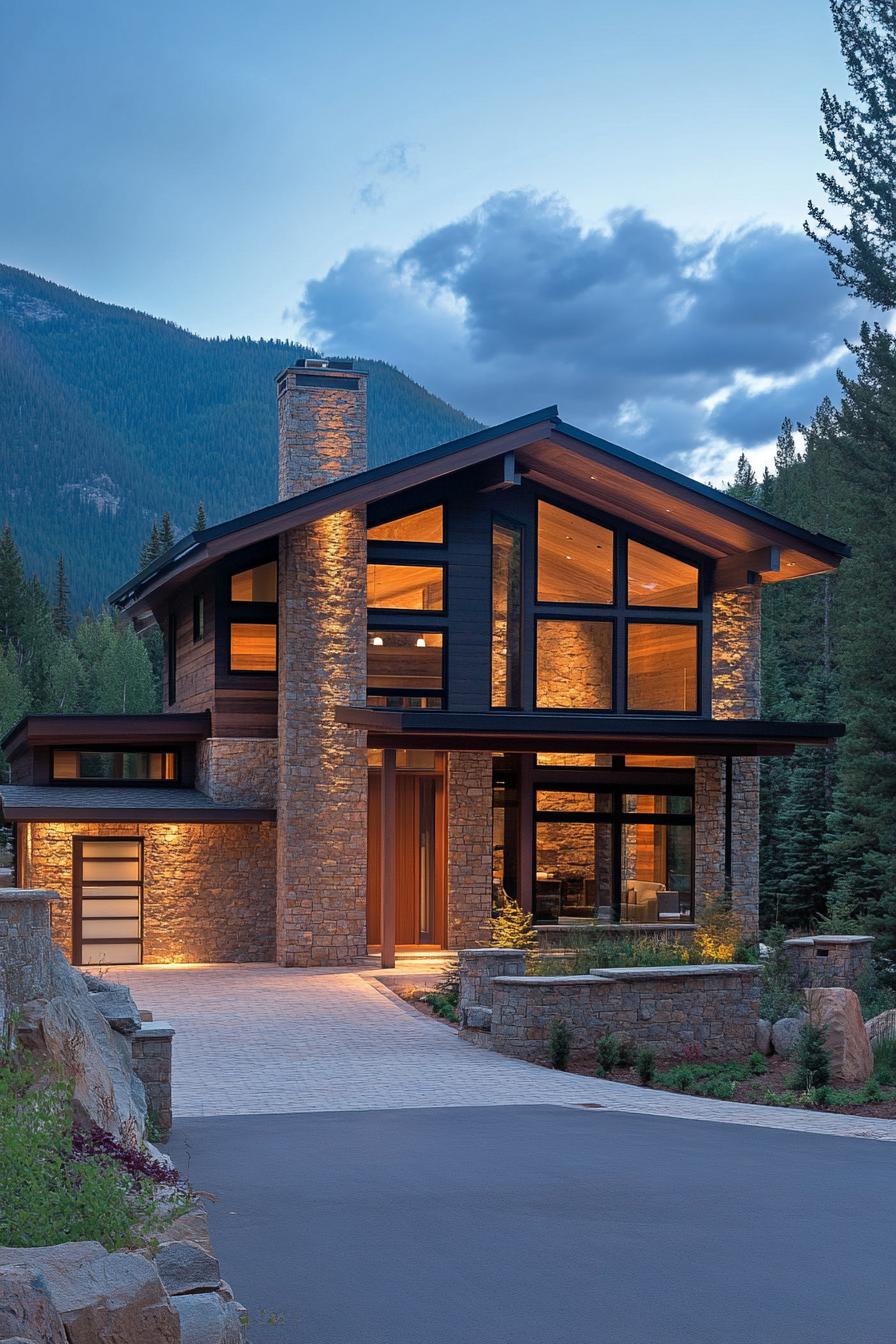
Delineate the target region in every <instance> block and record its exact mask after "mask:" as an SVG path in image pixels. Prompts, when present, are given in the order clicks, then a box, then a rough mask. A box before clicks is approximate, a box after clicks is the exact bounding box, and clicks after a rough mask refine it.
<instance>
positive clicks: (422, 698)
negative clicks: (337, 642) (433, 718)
mask: <svg viewBox="0 0 896 1344" xmlns="http://www.w3.org/2000/svg"><path fill="white" fill-rule="evenodd" d="M443 654H444V647H443V637H442V632H441V631H440V630H385V629H377V628H376V627H373V626H371V628H370V630H369V631H368V634H367V703H368V705H377V706H385V707H387V708H390V709H439V708H441V707H442V704H443V702H444V692H445V671H444V657H443Z"/></svg>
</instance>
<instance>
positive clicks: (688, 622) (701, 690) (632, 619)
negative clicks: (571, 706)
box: [622, 607, 712, 755]
mask: <svg viewBox="0 0 896 1344" xmlns="http://www.w3.org/2000/svg"><path fill="white" fill-rule="evenodd" d="M663 611H664V612H665V613H666V614H665V615H664V616H663V617H662V618H661V619H657V618H656V617H653V616H652V617H651V619H650V620H644V619H643V618H639V617H638V616H629V615H626V617H625V619H624V622H623V625H624V630H623V635H624V640H623V644H624V648H623V673H622V675H623V685H624V687H625V705H624V708H623V713H625V714H634V715H644V714H649V715H650V716H651V717H654V716H655V717H657V718H673V719H674V718H689V719H699V718H702V717H703V705H704V701H705V695H706V688H705V685H704V681H705V677H704V672H705V669H704V667H703V649H704V645H703V640H704V623H703V621H697V620H694V609H693V608H690V607H689V608H687V609H686V610H683V611H680V612H679V610H678V609H677V608H676V609H670V608H669V607H664V608H663ZM632 625H684V626H689V627H690V628H691V629H694V630H696V632H697V654H696V668H695V691H696V695H695V704H696V708H695V709H631V708H630V705H629V680H628V645H629V627H630V626H632ZM711 647H712V646H711V645H710V648H711ZM708 703H709V704H712V698H711V693H710V698H709V700H708ZM632 754H633V755H637V753H632Z"/></svg>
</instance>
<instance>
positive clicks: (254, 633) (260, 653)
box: [230, 621, 277, 672]
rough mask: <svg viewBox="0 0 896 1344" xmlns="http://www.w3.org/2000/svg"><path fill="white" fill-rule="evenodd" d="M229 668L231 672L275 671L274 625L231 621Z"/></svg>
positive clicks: (275, 628) (275, 629) (275, 634)
mask: <svg viewBox="0 0 896 1344" xmlns="http://www.w3.org/2000/svg"><path fill="white" fill-rule="evenodd" d="M230 670H231V672H276V671H277V627H276V625H274V624H272V623H271V622H266V623H261V622H249V621H234V622H232V624H231V626H230Z"/></svg>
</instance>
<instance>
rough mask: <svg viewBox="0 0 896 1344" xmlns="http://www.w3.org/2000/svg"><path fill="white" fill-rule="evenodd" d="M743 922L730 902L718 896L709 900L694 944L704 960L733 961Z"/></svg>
mask: <svg viewBox="0 0 896 1344" xmlns="http://www.w3.org/2000/svg"><path fill="white" fill-rule="evenodd" d="M741 936H742V929H741V922H740V920H739V919H738V917H737V915H736V914H735V913H734V911H733V910H732V909H731V906H730V904H729V903H728V902H727V901H725V900H723V899H721V898H720V897H716V898H714V899H710V900H707V902H706V905H705V908H704V912H703V916H702V918H701V920H700V927H699V928H698V930H697V932H696V933H695V934H694V946H695V948H696V949H697V951H698V952H699V954H700V957H701V959H702V960H703V961H708V962H712V961H732V960H733V959H734V950H735V948H736V947H737V946H738V944H739V943H740V941H741Z"/></svg>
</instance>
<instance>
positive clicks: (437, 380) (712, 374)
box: [298, 191, 863, 478]
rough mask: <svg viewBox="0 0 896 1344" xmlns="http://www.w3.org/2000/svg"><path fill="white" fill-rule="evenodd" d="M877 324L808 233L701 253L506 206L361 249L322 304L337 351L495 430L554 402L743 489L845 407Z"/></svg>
mask: <svg viewBox="0 0 896 1344" xmlns="http://www.w3.org/2000/svg"><path fill="white" fill-rule="evenodd" d="M862 315H863V314H862V312H861V310H860V309H859V307H858V305H856V304H855V303H854V301H853V300H851V299H849V298H848V297H847V296H846V295H845V293H844V291H843V290H841V289H839V288H838V287H837V285H836V284H835V283H834V281H833V279H832V278H831V275H830V272H829V269H828V266H827V263H826V261H825V260H824V258H823V257H822V256H821V255H820V254H819V252H818V250H817V248H816V247H815V246H814V245H813V244H812V243H811V242H809V240H808V239H806V238H805V237H804V236H803V235H802V234H800V233H794V232H789V231H786V230H784V229H781V228H778V227H776V226H773V225H759V224H756V225H750V226H746V227H744V228H743V229H740V230H738V231H737V232H735V233H732V234H730V235H727V236H724V237H721V238H717V237H707V238H698V239H687V238H684V237H682V236H681V235H680V234H679V233H677V232H676V230H674V229H672V228H669V227H668V226H666V225H663V224H662V223H660V222H658V221H657V220H654V219H651V218H650V217H649V216H648V215H646V214H645V213H644V212H643V211H640V210H635V209H627V210H618V211H615V212H613V213H612V214H610V215H609V216H608V218H607V220H606V222H605V224H604V225H602V226H601V227H597V228H586V227H583V225H582V224H581V223H580V221H579V220H578V219H577V218H576V216H575V215H574V214H573V212H572V210H571V209H570V207H569V205H568V204H567V202H565V201H564V200H563V199H561V198H559V197H555V196H541V195H537V194H535V193H534V192H530V191H515V192H506V193H501V194H499V195H495V196H492V197H491V198H489V199H488V200H487V201H485V202H484V203H483V204H482V205H481V206H480V207H479V208H478V209H477V210H475V211H473V212H472V213H471V214H469V215H467V216H466V217H465V218H463V219H460V220H457V221H454V222H452V223H450V224H446V225H445V226H443V227H441V228H437V229H434V230H432V231H431V232H429V233H427V234H425V235H424V236H423V237H421V238H419V239H418V240H417V241H416V242H415V243H414V244H413V245H412V246H411V247H409V248H407V249H406V250H405V251H403V252H399V253H393V252H388V251H384V250H380V249H356V250H353V251H351V252H349V253H348V255H347V256H346V257H345V258H344V259H343V260H342V261H341V262H340V263H339V264H337V265H335V266H333V267H332V269H331V270H330V271H329V272H328V273H327V274H326V275H325V276H323V277H322V278H321V279H318V280H314V281H312V282H311V283H309V284H308V285H307V287H306V290H305V293H304V297H303V299H302V301H301V303H300V305H299V309H298V317H299V320H300V322H301V324H302V326H303V328H304V332H305V335H306V336H307V337H309V338H310V339H311V340H312V341H314V343H315V344H316V345H318V346H320V347H323V348H327V349H330V350H333V351H343V352H344V351H354V352H356V353H363V354H367V355H371V356H376V357H378V358H381V359H386V360H390V361H391V362H393V363H396V364H398V365H399V366H400V367H402V368H403V369H405V371H406V372H408V373H409V374H411V375H412V376H413V377H414V378H416V379H418V380H419V381H420V382H422V383H424V384H425V385H426V386H427V387H429V388H430V389H431V390H432V391H434V392H436V393H438V394H439V395H440V396H443V397H445V398H447V399H448V400H449V401H451V402H453V403H454V404H455V405H457V406H460V407H461V408H462V409H464V410H466V411H467V412H468V413H469V414H471V415H474V416H476V417H477V418H478V419H481V420H483V421H486V422H492V423H494V422H497V421H500V420H503V419H507V418H510V417H513V416H516V415H520V414H523V413H524V412H526V411H528V410H532V409H535V408H537V407H538V406H541V405H545V404H548V403H551V402H555V401H556V402H557V403H558V404H559V405H560V410H561V413H562V414H563V415H564V417H565V418H566V419H568V420H570V421H572V422H574V423H576V424H579V425H581V426H583V427H584V428H588V429H591V430H594V431H595V432H598V433H601V434H604V435H606V436H607V437H608V438H611V439H615V440H617V441H620V442H622V443H624V444H627V445H628V446H630V447H632V448H633V449H635V450H637V451H640V452H644V453H646V454H648V455H649V456H652V457H655V458H658V459H660V460H662V461H666V462H670V463H672V464H674V465H678V466H681V467H683V468H684V469H686V470H687V469H697V468H698V467H699V468H700V469H701V470H704V471H705V470H706V469H709V470H712V471H713V472H714V473H715V474H716V476H717V478H718V476H719V473H722V474H724V473H725V471H726V470H727V471H728V472H729V473H730V467H731V462H732V460H733V458H734V457H736V455H737V453H738V452H739V451H741V449H745V450H747V451H748V452H749V451H758V450H759V449H760V448H761V447H762V445H765V444H768V443H769V442H770V441H772V440H774V438H775V436H776V434H777V432H778V428H779V426H780V423H781V419H782V418H783V416H784V415H785V414H787V415H790V416H791V418H792V419H794V420H806V419H808V418H809V417H810V416H811V414H812V412H813V410H814V408H815V406H816V405H817V403H818V401H819V400H820V399H821V397H822V396H824V395H825V394H826V393H827V394H831V395H835V394H836V389H837V383H836V367H837V364H838V362H840V363H841V364H843V365H846V364H847V363H848V356H847V352H846V351H845V349H844V347H843V339H844V337H846V336H849V337H852V336H853V335H854V334H855V332H856V331H857V328H858V324H859V321H860V319H861V317H862Z"/></svg>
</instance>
